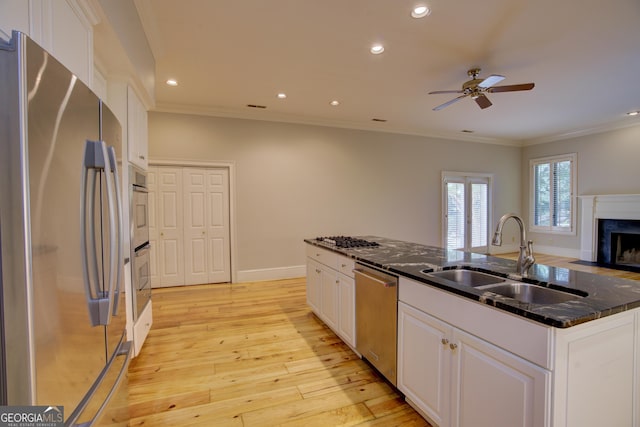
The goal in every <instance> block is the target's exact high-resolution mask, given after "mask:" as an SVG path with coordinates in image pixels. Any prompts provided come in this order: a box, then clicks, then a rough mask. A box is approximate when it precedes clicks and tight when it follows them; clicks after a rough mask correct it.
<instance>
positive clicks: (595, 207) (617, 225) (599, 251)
mask: <svg viewBox="0 0 640 427" xmlns="http://www.w3.org/2000/svg"><path fill="white" fill-rule="evenodd" d="M579 199H580V202H581V211H580V212H581V221H580V259H581V260H583V261H590V262H596V263H598V264H602V265H606V266H608V267H612V268H620V269H623V270H633V271H640V195H639V194H619V195H599V196H580V197H579Z"/></svg>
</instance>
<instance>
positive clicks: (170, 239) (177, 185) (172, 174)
mask: <svg viewBox="0 0 640 427" xmlns="http://www.w3.org/2000/svg"><path fill="white" fill-rule="evenodd" d="M157 180H158V193H157V197H158V200H157V203H158V204H157V207H158V211H157V214H158V218H157V219H158V231H159V232H160V236H159V240H158V247H159V255H160V259H159V260H158V268H159V276H160V283H158V285H157V286H162V287H164V286H175V285H184V221H183V212H184V207H183V197H182V195H183V190H182V168H169V167H160V168H158V174H157Z"/></svg>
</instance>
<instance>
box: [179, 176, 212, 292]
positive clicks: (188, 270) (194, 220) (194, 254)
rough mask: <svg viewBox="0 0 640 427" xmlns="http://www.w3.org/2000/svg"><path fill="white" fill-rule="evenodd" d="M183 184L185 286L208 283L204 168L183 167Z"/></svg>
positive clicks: (205, 178) (205, 177)
mask: <svg viewBox="0 0 640 427" xmlns="http://www.w3.org/2000/svg"><path fill="white" fill-rule="evenodd" d="M182 177H183V181H184V186H183V187H184V243H185V245H184V255H185V256H184V270H185V276H184V279H185V284H186V285H195V284H199V283H209V271H208V267H207V221H206V220H207V192H206V181H207V171H206V169H198V168H185V169H184V172H183V175H182Z"/></svg>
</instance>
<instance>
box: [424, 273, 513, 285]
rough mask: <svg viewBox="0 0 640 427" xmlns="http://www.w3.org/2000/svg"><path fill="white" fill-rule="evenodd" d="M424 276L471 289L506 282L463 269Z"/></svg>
mask: <svg viewBox="0 0 640 427" xmlns="http://www.w3.org/2000/svg"><path fill="white" fill-rule="evenodd" d="M425 274H426V275H427V276H432V277H438V278H440V279H444V280H448V281H450V282H455V283H457V284H459V285H465V286H471V287H472V288H476V287H478V286H487V285H495V284H498V283H504V282H506V280H505V279H503V278H502V277H498V276H494V275H491V274H487V273H483V272H481V271H474V270H465V269H457V270H443V271H435V272H431V273H425Z"/></svg>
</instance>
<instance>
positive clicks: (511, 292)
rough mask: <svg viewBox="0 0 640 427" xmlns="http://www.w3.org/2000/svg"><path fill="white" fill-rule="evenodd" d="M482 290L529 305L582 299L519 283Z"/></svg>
mask: <svg viewBox="0 0 640 427" xmlns="http://www.w3.org/2000/svg"><path fill="white" fill-rule="evenodd" d="M482 289H483V290H486V291H489V292H493V293H494V294H498V295H502V296H505V297H509V298H513V299H515V300H517V301H521V302H526V303H530V304H559V303H561V302H566V301H572V300H576V299H580V298H583V297H582V296H580V295H575V294H572V293H569V292H563V291H558V290H555V289H551V288H545V287H543V286H538V285H532V284H530V283H520V282H512V283H504V284H499V285H492V286H484V287H483V288H482Z"/></svg>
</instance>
